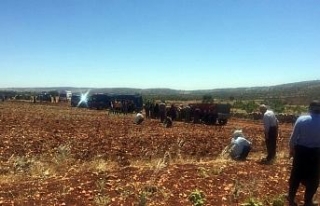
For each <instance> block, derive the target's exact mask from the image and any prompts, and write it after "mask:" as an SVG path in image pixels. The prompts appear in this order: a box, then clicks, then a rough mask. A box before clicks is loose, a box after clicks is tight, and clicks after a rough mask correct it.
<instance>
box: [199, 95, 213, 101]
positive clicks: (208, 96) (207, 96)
mask: <svg viewBox="0 0 320 206" xmlns="http://www.w3.org/2000/svg"><path fill="white" fill-rule="evenodd" d="M213 102H214V100H213V98H212V96H211V95H209V94H205V95H203V97H202V103H213Z"/></svg>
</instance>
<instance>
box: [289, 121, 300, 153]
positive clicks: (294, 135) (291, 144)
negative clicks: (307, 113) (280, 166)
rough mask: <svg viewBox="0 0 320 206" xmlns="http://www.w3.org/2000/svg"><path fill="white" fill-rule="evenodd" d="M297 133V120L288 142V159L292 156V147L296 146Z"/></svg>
mask: <svg viewBox="0 0 320 206" xmlns="http://www.w3.org/2000/svg"><path fill="white" fill-rule="evenodd" d="M299 131H300V123H299V121H298V120H297V122H296V123H295V125H294V127H293V131H292V134H291V136H290V140H289V158H291V157H293V156H294V152H295V151H294V146H295V145H296V143H297V141H298V137H299Z"/></svg>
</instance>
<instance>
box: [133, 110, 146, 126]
mask: <svg viewBox="0 0 320 206" xmlns="http://www.w3.org/2000/svg"><path fill="white" fill-rule="evenodd" d="M143 120H144V116H143V114H142V112H138V113H137V115H136V116H135V118H134V123H135V124H141V123H142V122H143Z"/></svg>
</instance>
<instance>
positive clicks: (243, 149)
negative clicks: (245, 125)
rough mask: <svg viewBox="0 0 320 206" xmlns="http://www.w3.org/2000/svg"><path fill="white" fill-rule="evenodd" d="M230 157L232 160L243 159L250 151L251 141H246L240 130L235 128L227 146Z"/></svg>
mask: <svg viewBox="0 0 320 206" xmlns="http://www.w3.org/2000/svg"><path fill="white" fill-rule="evenodd" d="M228 150H229V153H230V157H231V158H232V159H234V160H245V159H246V158H247V156H248V154H249V152H250V151H251V142H250V141H248V140H247V139H246V138H245V136H244V134H243V132H242V130H235V131H234V132H233V134H232V139H231V143H230V145H229V146H228Z"/></svg>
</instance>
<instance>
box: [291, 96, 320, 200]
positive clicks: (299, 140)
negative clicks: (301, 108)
mask: <svg viewBox="0 0 320 206" xmlns="http://www.w3.org/2000/svg"><path fill="white" fill-rule="evenodd" d="M309 112H310V114H307V115H302V116H300V117H299V118H298V119H297V121H296V123H295V125H294V128H293V132H292V134H291V137H290V142H289V146H290V157H293V163H292V169H291V175H290V179H289V194H288V200H289V205H290V206H296V205H297V204H296V203H295V202H294V199H295V196H296V192H297V190H298V188H299V185H300V183H303V184H304V186H305V188H306V189H305V193H304V205H305V206H312V205H317V204H314V203H313V202H312V201H313V200H312V199H313V196H314V194H315V193H316V191H317V189H318V185H319V178H320V102H319V101H318V100H314V101H312V102H311V103H310V105H309Z"/></svg>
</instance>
